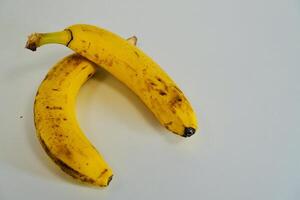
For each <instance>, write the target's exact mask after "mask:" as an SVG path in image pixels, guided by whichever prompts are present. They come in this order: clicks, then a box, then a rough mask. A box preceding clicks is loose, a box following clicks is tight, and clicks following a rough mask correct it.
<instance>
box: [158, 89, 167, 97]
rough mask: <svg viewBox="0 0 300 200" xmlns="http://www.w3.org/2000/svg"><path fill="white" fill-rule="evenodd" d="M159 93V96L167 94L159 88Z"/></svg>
mask: <svg viewBox="0 0 300 200" xmlns="http://www.w3.org/2000/svg"><path fill="white" fill-rule="evenodd" d="M159 94H160V95H161V96H165V95H167V93H166V92H164V91H162V90H160V91H159Z"/></svg>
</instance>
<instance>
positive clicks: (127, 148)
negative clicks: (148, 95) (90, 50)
mask: <svg viewBox="0 0 300 200" xmlns="http://www.w3.org/2000/svg"><path fill="white" fill-rule="evenodd" d="M76 23H88V24H94V25H98V26H101V27H105V28H106V29H109V30H111V31H113V32H115V33H118V34H119V35H121V36H123V37H124V38H127V37H129V36H131V35H133V34H134V35H137V37H138V38H139V42H138V45H139V47H140V48H141V49H143V50H144V51H145V52H146V53H147V54H148V55H150V56H151V57H152V58H153V59H154V60H156V61H157V62H158V63H159V64H160V65H161V66H162V67H163V68H164V69H165V70H166V71H167V72H168V73H169V74H170V75H171V76H172V77H173V79H175V80H176V82H177V83H178V85H179V86H180V87H181V89H182V90H183V91H184V92H185V94H186V95H187V96H188V98H189V99H190V101H191V103H192V104H193V106H194V109H195V110H196V112H197V116H198V121H199V126H200V131H198V132H197V134H196V135H194V136H193V137H191V138H187V139H185V138H181V137H178V136H176V135H174V134H171V133H169V132H168V131H166V130H165V129H164V128H162V127H161V126H160V124H159V123H158V122H157V121H156V119H155V118H154V117H153V116H152V114H151V113H150V112H149V110H148V109H147V108H146V107H145V106H144V105H143V104H142V103H141V101H140V100H139V99H138V98H137V97H136V96H135V95H134V94H133V93H132V92H130V91H129V89H127V88H126V87H125V86H123V85H122V84H121V83H120V82H118V81H117V80H115V79H114V78H112V77H111V76H110V75H109V74H107V73H106V72H104V71H103V70H102V71H101V70H100V71H99V73H98V74H97V75H96V76H95V77H93V78H92V79H91V80H90V81H88V82H87V83H86V85H84V87H83V88H82V89H81V91H80V94H79V97H78V104H77V112H78V113H77V115H78V121H79V123H80V125H81V127H82V129H83V130H84V131H85V133H86V135H87V136H88V137H89V138H90V140H91V141H92V143H93V144H94V145H95V146H96V147H97V148H98V149H99V151H101V153H102V154H103V155H104V157H105V159H106V160H107V162H108V163H109V164H110V165H111V167H112V168H113V170H114V174H115V176H114V179H113V181H112V182H111V184H110V186H109V187H108V188H105V189H101V188H97V187H88V186H85V185H82V184H80V183H78V182H76V181H74V180H73V179H72V178H69V177H68V176H67V175H65V174H64V173H63V172H61V171H60V169H59V168H57V167H56V165H54V164H53V163H52V161H50V159H49V158H48V157H47V155H46V154H45V152H44V151H43V149H42V148H41V146H40V144H39V142H38V140H37V138H36V136H35V129H34V125H33V114H32V108H33V101H34V95H35V92H36V90H37V88H38V86H39V83H40V82H41V80H42V79H43V78H44V76H45V75H46V73H47V71H48V70H49V69H50V67H51V66H53V65H54V64H55V63H56V62H57V61H58V60H60V59H61V58H63V57H64V56H66V55H68V54H70V53H71V51H70V50H68V49H67V48H65V47H64V46H58V45H49V46H45V47H43V48H40V49H39V50H38V51H37V52H35V53H33V52H30V51H29V50H26V49H25V48H24V45H25V41H26V39H27V35H29V34H30V33H32V32H49V31H57V30H62V29H63V28H65V27H66V26H69V25H72V24H76ZM0 27H1V31H0V46H1V47H0V48H1V51H0V63H1V66H0V70H1V71H0V89H1V114H0V117H1V120H0V121H1V139H0V199H1V200H8V199H9V200H14V199H26V200H27V199H28V200H29V199H30V200H32V199H43V200H46V199H74V200H75V199H101V200H112V199H114V200H117V199H128V200H129V199H143V200H148V199H149V200H150V199H151V200H152V199H172V200H177V199H202V200H219V199H223V200H227V199H228V200H235V199H243V200H248V199H255V200H257V199H263V200H266V199H270V200H277V199H278V200H279V199H280V200H281V199H284V200H287V199H288V200H290V199H300V191H299V190H300V156H299V152H300V116H299V113H300V106H299V102H300V80H299V75H300V69H299V67H300V2H299V1H298V0H248V1H245V0H198V1H196V0H195V1H174V0H170V1H161V0H156V1H154V0H151V1H141V0H136V1H116V0H114V1H112V0H105V1H103V0H102V1H101V0H98V1H96V0H95V1H82V0H72V1H56V0H51V1H43V2H42V1H38V0H36V1H33V0H27V1H25V0H24V1H9V0H6V1H5V0H1V2H0ZM21 116H23V118H21Z"/></svg>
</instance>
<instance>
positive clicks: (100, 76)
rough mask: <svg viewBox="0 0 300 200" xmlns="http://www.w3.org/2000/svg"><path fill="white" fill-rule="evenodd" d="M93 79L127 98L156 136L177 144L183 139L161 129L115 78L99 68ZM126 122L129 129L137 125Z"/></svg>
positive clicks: (146, 110) (134, 122) (132, 93)
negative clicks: (158, 135)
mask: <svg viewBox="0 0 300 200" xmlns="http://www.w3.org/2000/svg"><path fill="white" fill-rule="evenodd" d="M93 78H94V79H95V80H97V81H99V82H101V84H106V85H108V86H109V87H111V88H112V89H113V90H115V91H117V92H118V93H120V94H121V95H122V96H124V97H125V98H127V99H128V100H129V102H131V103H132V105H134V107H135V108H136V110H138V111H139V112H140V113H141V115H142V116H143V117H144V119H145V120H146V121H147V122H148V123H149V125H150V126H151V127H152V128H153V129H154V132H155V133H157V134H160V135H161V136H162V137H164V138H165V139H166V140H167V142H170V143H179V142H181V141H182V140H183V139H184V138H182V137H181V136H178V135H176V134H174V133H172V132H170V131H168V130H167V129H166V128H165V127H163V126H162V125H161V124H160V123H159V121H158V120H157V119H156V118H155V116H154V114H153V113H152V112H151V111H150V110H149V109H148V108H147V106H146V105H145V104H144V103H143V102H142V100H140V98H139V97H138V96H137V95H136V94H135V93H134V92H133V91H131V90H130V89H129V88H128V87H127V86H125V85H124V84H123V83H122V82H121V81H119V80H117V79H116V78H115V77H113V76H112V75H111V74H109V73H108V72H107V71H105V70H104V69H102V68H100V69H98V71H97V73H96V74H95V75H94V77H93ZM127 122H128V123H130V124H128V126H130V128H133V127H135V125H136V123H138V122H137V121H136V120H134V119H133V120H132V122H131V121H129V120H128V119H127Z"/></svg>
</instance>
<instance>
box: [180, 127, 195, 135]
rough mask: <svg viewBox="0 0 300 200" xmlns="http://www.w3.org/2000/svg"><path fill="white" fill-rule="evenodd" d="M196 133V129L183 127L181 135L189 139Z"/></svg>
mask: <svg viewBox="0 0 300 200" xmlns="http://www.w3.org/2000/svg"><path fill="white" fill-rule="evenodd" d="M195 132H196V129H194V128H192V127H185V128H184V133H183V135H182V136H183V137H191V136H192V135H194V133H195Z"/></svg>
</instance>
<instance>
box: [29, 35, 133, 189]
mask: <svg viewBox="0 0 300 200" xmlns="http://www.w3.org/2000/svg"><path fill="white" fill-rule="evenodd" d="M136 41H137V39H136V37H131V38H129V39H128V42H129V43H131V44H133V45H135V44H136ZM95 72H96V66H95V64H94V63H92V62H91V61H89V60H87V59H85V58H84V57H82V56H80V55H78V54H73V55H70V56H67V57H66V58H64V59H63V60H61V61H60V62H58V63H57V64H56V65H55V66H54V67H53V68H52V69H51V70H50V71H49V72H48V74H47V75H46V77H45V79H44V80H43V82H42V83H41V85H40V87H39V89H38V92H37V94H36V97H35V102H34V122H35V127H36V132H37V136H38V138H39V141H40V143H41V145H42V147H43V148H44V150H45V151H46V153H47V154H48V156H49V157H50V158H51V159H52V160H53V161H54V162H55V163H56V164H57V165H58V166H59V167H60V168H61V169H62V170H63V171H64V172H66V173H67V174H69V175H71V176H72V177H74V178H76V179H79V180H81V181H83V182H86V183H90V184H94V185H98V186H107V185H108V184H109V182H110V181H111V180H112V177H113V173H112V170H111V169H110V167H109V166H108V164H107V163H106V162H105V161H104V159H103V158H102V156H101V155H100V154H99V153H98V151H97V150H96V149H95V147H93V145H92V144H91V143H90V142H89V140H88V139H87V138H86V137H85V135H84V134H83V133H82V131H81V129H80V127H79V125H78V123H77V120H76V116H75V111H74V108H75V99H76V95H77V93H78V91H79V89H80V87H81V86H82V85H83V84H84V83H85V81H86V80H88V79H89V78H90V77H92V76H93V74H94V73H95Z"/></svg>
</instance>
